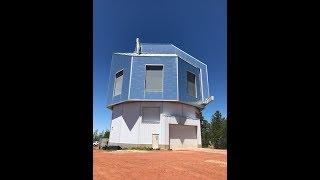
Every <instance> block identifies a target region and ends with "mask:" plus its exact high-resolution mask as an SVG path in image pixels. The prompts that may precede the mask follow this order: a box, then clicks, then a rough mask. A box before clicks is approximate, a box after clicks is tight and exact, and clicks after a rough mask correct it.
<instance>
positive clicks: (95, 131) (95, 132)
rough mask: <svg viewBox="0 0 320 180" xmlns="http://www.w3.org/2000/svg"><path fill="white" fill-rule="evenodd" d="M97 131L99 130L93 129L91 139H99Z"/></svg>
mask: <svg viewBox="0 0 320 180" xmlns="http://www.w3.org/2000/svg"><path fill="white" fill-rule="evenodd" d="M98 131H99V130H98V129H96V130H94V132H93V135H92V138H93V141H99V134H98Z"/></svg>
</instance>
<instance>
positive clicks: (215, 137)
mask: <svg viewBox="0 0 320 180" xmlns="http://www.w3.org/2000/svg"><path fill="white" fill-rule="evenodd" d="M223 126H224V125H223V119H222V115H221V113H220V112H219V111H216V112H215V113H214V114H213V115H212V117H211V138H210V139H211V140H212V141H211V142H212V143H213V146H214V147H215V148H217V149H220V148H222V147H221V145H222V141H223V134H224V133H223V131H224V128H223Z"/></svg>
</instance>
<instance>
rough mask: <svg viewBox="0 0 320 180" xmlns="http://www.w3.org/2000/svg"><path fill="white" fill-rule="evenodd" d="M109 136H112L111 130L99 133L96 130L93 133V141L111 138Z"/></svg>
mask: <svg viewBox="0 0 320 180" xmlns="http://www.w3.org/2000/svg"><path fill="white" fill-rule="evenodd" d="M109 135H110V131H109V130H106V131H102V132H99V130H98V129H96V130H94V131H93V134H92V137H93V141H99V140H100V139H101V138H109Z"/></svg>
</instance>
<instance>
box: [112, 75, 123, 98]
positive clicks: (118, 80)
mask: <svg viewBox="0 0 320 180" xmlns="http://www.w3.org/2000/svg"><path fill="white" fill-rule="evenodd" d="M122 81H123V70H121V71H119V72H117V74H116V79H115V80H114V89H113V96H117V95H120V94H121V90H122Z"/></svg>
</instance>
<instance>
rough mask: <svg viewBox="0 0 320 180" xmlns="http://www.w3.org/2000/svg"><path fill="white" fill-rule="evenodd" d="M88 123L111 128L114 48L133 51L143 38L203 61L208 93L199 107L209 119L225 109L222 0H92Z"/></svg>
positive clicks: (225, 55)
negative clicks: (208, 100)
mask: <svg viewBox="0 0 320 180" xmlns="http://www.w3.org/2000/svg"><path fill="white" fill-rule="evenodd" d="M93 2H94V9H93V129H99V131H102V130H106V129H109V128H110V123H111V111H110V110H109V109H107V108H106V94H107V84H108V80H109V79H108V78H109V69H110V62H111V56H112V53H113V52H133V51H134V48H135V40H136V37H139V38H140V42H142V43H172V44H174V45H175V46H177V47H178V48H180V49H182V50H183V51H185V52H187V53H188V54H190V55H192V56H194V57H195V58H197V59H199V60H201V61H202V62H204V63H206V64H207V65H208V75H209V85H210V94H211V95H213V96H214V97H215V100H214V101H213V102H211V103H210V104H209V105H208V106H207V107H206V109H205V110H204V111H203V115H204V117H205V118H206V119H207V120H209V119H210V117H211V115H212V114H213V113H214V112H215V111H216V110H219V111H220V112H221V113H222V115H223V116H226V113H227V1H226V0H161V1H159V0H94V1H93Z"/></svg>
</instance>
